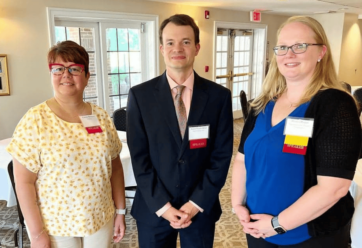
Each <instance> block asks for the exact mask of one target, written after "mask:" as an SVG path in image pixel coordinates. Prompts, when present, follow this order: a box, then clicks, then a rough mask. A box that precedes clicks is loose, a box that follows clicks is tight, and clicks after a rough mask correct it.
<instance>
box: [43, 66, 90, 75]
mask: <svg viewBox="0 0 362 248" xmlns="http://www.w3.org/2000/svg"><path fill="white" fill-rule="evenodd" d="M49 69H50V72H51V73H52V74H53V75H56V76H60V75H63V73H64V72H65V70H68V72H69V73H70V74H72V75H73V76H79V75H80V74H82V72H83V70H84V65H80V64H71V65H70V66H68V67H65V66H64V65H63V64H49Z"/></svg>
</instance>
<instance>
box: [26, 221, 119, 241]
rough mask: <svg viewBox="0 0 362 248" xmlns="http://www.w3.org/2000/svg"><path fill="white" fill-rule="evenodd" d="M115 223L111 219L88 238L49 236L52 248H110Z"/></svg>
mask: <svg viewBox="0 0 362 248" xmlns="http://www.w3.org/2000/svg"><path fill="white" fill-rule="evenodd" d="M113 222H114V219H113V218H111V220H110V221H108V223H107V224H105V225H104V226H103V227H102V228H101V229H99V230H98V231H97V232H95V233H93V234H92V235H89V236H86V237H61V236H52V235H49V238H50V242H51V248H109V247H110V245H111V242H112V238H113ZM29 238H30V240H31V237H29Z"/></svg>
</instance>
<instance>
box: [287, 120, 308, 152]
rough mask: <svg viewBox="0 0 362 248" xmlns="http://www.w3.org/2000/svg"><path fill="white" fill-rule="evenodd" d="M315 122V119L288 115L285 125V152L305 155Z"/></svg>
mask: <svg viewBox="0 0 362 248" xmlns="http://www.w3.org/2000/svg"><path fill="white" fill-rule="evenodd" d="M313 124H314V120H313V119H307V118H295V117H288V118H287V119H286V122H285V127H284V135H285V140H284V146H283V152H287V153H294V154H299V155H305V154H306V153H307V147H308V141H309V138H310V137H312V133H313Z"/></svg>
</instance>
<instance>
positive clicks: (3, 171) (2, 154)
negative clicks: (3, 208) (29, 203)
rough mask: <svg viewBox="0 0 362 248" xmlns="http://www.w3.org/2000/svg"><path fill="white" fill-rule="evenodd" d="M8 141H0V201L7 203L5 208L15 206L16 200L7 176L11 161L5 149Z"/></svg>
mask: <svg viewBox="0 0 362 248" xmlns="http://www.w3.org/2000/svg"><path fill="white" fill-rule="evenodd" d="M10 141H11V138H10V139H4V140H0V200H5V201H6V202H7V207H12V206H15V205H16V198H15V194H14V190H13V187H12V186H11V181H10V178H9V174H8V165H9V163H10V161H11V160H12V157H11V156H10V154H9V153H8V152H7V151H6V150H5V147H6V146H7V145H8V144H9V143H10Z"/></svg>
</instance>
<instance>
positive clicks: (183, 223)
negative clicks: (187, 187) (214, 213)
mask: <svg viewBox="0 0 362 248" xmlns="http://www.w3.org/2000/svg"><path fill="white" fill-rule="evenodd" d="M180 211H181V212H183V213H184V214H185V215H184V218H181V219H179V221H178V222H177V223H175V225H174V226H172V225H171V226H172V227H173V228H176V227H178V228H186V227H189V226H190V225H191V223H192V221H191V219H192V218H193V217H194V216H195V215H196V214H197V213H198V212H199V209H198V208H197V207H195V205H194V204H192V203H191V202H186V203H185V204H184V205H183V206H182V207H181V208H180Z"/></svg>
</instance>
